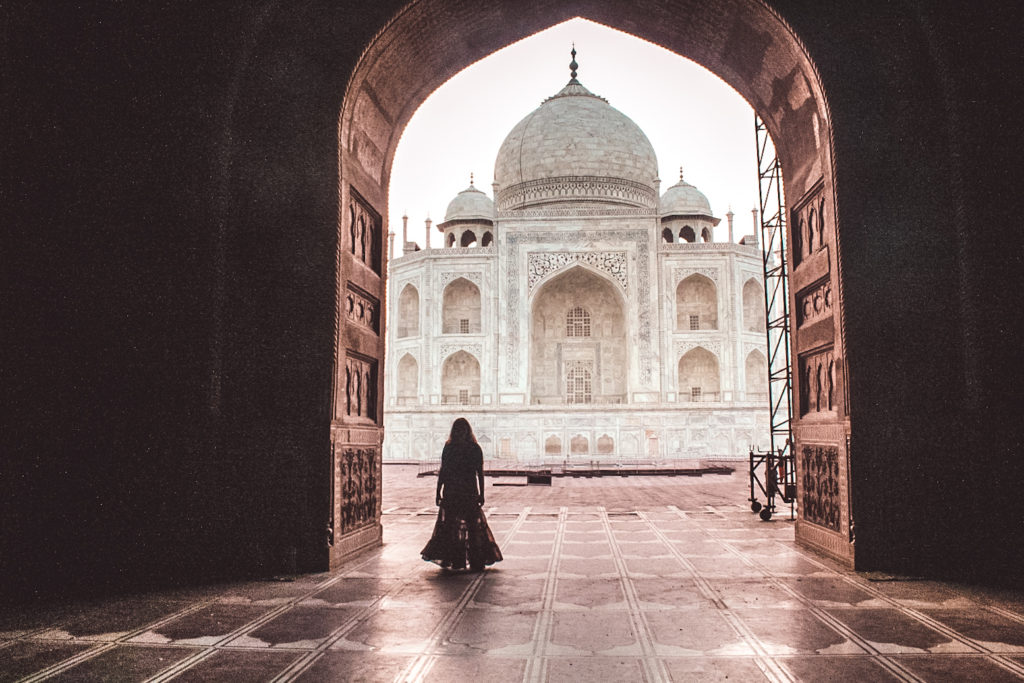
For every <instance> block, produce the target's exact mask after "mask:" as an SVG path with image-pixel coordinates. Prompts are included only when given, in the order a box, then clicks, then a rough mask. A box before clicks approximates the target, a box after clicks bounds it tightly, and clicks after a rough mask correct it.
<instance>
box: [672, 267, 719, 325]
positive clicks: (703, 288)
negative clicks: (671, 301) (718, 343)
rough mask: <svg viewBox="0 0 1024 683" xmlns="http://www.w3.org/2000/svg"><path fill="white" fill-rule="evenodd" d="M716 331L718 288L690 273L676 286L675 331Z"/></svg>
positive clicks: (705, 277) (712, 283) (709, 279)
mask: <svg viewBox="0 0 1024 683" xmlns="http://www.w3.org/2000/svg"><path fill="white" fill-rule="evenodd" d="M717 329H718V287H716V286H715V283H714V282H713V281H712V280H711V278H709V277H707V276H706V275H702V274H700V273H692V274H690V275H688V276H686V277H685V278H683V279H681V280H680V281H679V283H678V284H677V285H676V331H677V332H679V331H689V330H717Z"/></svg>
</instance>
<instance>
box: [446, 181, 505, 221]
mask: <svg viewBox="0 0 1024 683" xmlns="http://www.w3.org/2000/svg"><path fill="white" fill-rule="evenodd" d="M449 221H486V222H488V223H492V222H493V221H494V202H492V201H491V198H490V197H488V196H487V195H486V194H484V193H483V192H481V191H480V190H478V189H476V187H474V186H473V185H470V186H469V187H467V188H466V189H465V190H463V191H462V192H460V193H459V194H457V195H455V199H453V200H452V201H451V202H450V203H449V204H448V210H447V211H445V212H444V222H445V223H448V222H449ZM442 225H444V224H443V223H442Z"/></svg>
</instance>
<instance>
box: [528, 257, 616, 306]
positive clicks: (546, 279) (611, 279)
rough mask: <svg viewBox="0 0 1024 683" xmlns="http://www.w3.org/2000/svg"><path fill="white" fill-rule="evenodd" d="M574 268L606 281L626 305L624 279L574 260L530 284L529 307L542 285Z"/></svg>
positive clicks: (589, 264)
mask: <svg viewBox="0 0 1024 683" xmlns="http://www.w3.org/2000/svg"><path fill="white" fill-rule="evenodd" d="M576 268H579V269H581V270H585V271H587V272H588V273H591V274H593V275H596V276H598V277H599V278H601V279H602V280H607V281H608V282H609V283H611V284H612V285H613V287H614V289H615V290H616V292H618V294H619V296H620V298H621V300H622V303H623V304H626V303H628V297H629V291H628V289H627V287H626V282H627V280H626V278H625V277H621V278H619V277H613V276H612V275H611V274H609V273H608V272H606V271H604V270H602V269H600V268H597V267H596V266H594V265H593V264H591V263H586V262H583V261H575V260H574V261H570V262H568V263H565V264H563V265H560V266H558V267H556V268H554V269H552V270H549V271H548V272H545V273H544V274H543V276H541V277H539V278H537V279H535V280H534V281H533V282H531V283H530V303H531V305H532V302H533V300H534V299H536V297H537V294H538V293H539V292H540V291H541V290H542V289H543V288H544V285H546V284H547V283H549V282H551V281H552V280H554V279H555V278H557V277H560V276H562V275H565V274H566V273H568V272H569V271H571V270H574V269H576Z"/></svg>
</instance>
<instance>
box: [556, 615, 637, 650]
mask: <svg viewBox="0 0 1024 683" xmlns="http://www.w3.org/2000/svg"><path fill="white" fill-rule="evenodd" d="M551 642H552V643H553V644H555V645H565V646H567V647H571V648H574V649H576V650H579V651H580V652H581V653H586V652H595V653H597V652H605V651H607V650H611V649H613V648H621V647H625V646H629V645H633V644H634V643H636V633H635V632H634V631H633V627H632V625H630V623H629V619H628V618H626V619H623V618H610V617H609V615H608V614H607V613H603V612H555V614H554V618H553V628H552V633H551ZM637 654H639V652H637Z"/></svg>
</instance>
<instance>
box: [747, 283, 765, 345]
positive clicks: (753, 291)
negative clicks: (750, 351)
mask: <svg viewBox="0 0 1024 683" xmlns="http://www.w3.org/2000/svg"><path fill="white" fill-rule="evenodd" d="M743 329H744V330H747V331H748V332H764V290H763V289H761V283H760V282H758V281H757V280H755V279H754V278H750V279H749V280H747V281H746V282H744V283H743Z"/></svg>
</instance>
